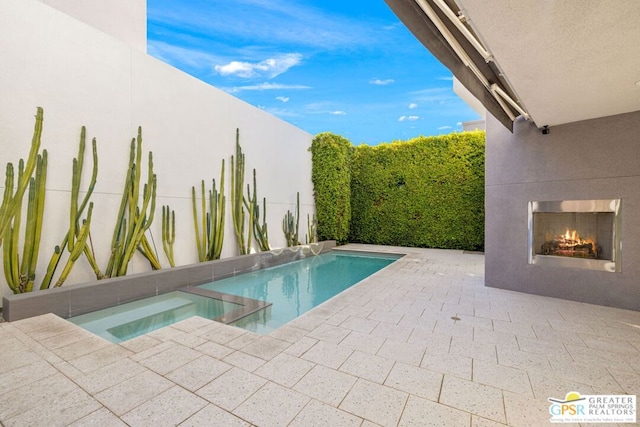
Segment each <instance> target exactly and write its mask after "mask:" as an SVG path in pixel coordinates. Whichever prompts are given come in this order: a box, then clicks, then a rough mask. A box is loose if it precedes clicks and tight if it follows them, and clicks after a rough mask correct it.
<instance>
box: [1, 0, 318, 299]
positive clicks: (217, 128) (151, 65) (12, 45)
mask: <svg viewBox="0 0 640 427" xmlns="http://www.w3.org/2000/svg"><path fill="white" fill-rule="evenodd" d="M0 56H1V57H2V60H1V61H0V99H1V100H2V102H0V148H1V150H0V164H1V165H2V167H3V168H4V165H5V164H6V163H7V162H14V163H17V161H18V159H19V158H26V156H27V154H28V151H29V147H30V142H31V136H32V133H33V125H34V115H35V112H36V107H37V106H42V107H43V108H44V132H43V137H42V141H43V142H42V148H45V149H47V150H48V153H49V171H48V178H47V199H46V208H45V209H46V210H45V217H46V219H45V224H44V230H45V232H44V236H43V240H42V245H41V252H40V260H39V268H38V278H41V277H42V275H43V271H44V269H45V266H46V264H47V262H48V260H49V257H50V256H51V253H52V251H53V248H54V246H55V245H56V244H59V243H60V241H61V240H62V238H63V236H64V233H65V231H66V230H67V228H68V209H69V197H70V188H71V164H72V159H73V157H74V156H76V154H77V149H78V141H79V135H80V127H81V126H82V125H85V126H86V127H87V136H88V137H94V136H95V137H96V138H97V140H98V152H99V174H98V183H97V186H96V189H95V193H94V195H93V197H92V201H93V202H94V204H95V209H94V218H93V223H92V227H91V230H92V240H93V245H94V248H95V250H96V252H97V255H98V258H99V263H100V266H101V267H102V268H104V267H105V266H106V262H107V259H108V257H109V251H110V248H109V245H110V241H111V235H112V232H113V226H114V224H115V219H116V213H117V210H118V207H119V204H120V197H121V196H120V194H121V192H122V188H123V185H124V178H125V174H126V170H127V165H128V154H129V144H130V142H131V138H132V137H134V136H135V135H136V131H137V127H138V125H140V126H142V128H143V138H144V151H145V156H146V153H147V152H148V151H149V150H151V151H153V156H154V167H155V172H156V174H157V176H158V197H157V210H156V220H155V222H154V224H153V227H152V232H153V237H154V239H155V243H156V246H157V248H158V251H159V253H160V260H161V262H162V264H163V265H164V266H168V263H167V261H166V258H165V256H164V253H163V251H162V241H161V206H162V205H163V204H169V205H170V206H171V208H172V209H174V210H175V211H176V215H177V218H176V222H177V223H176V227H177V237H176V244H175V258H176V263H177V264H178V265H183V264H190V263H194V262H196V261H197V257H196V251H195V243H194V242H195V239H194V231H193V219H192V212H191V186H192V185H196V186H199V183H200V180H201V179H205V181H206V184H207V188H210V185H211V179H212V178H215V179H216V182H218V180H219V177H220V163H221V160H222V159H225V163H226V168H227V172H226V176H225V181H226V187H227V191H226V193H227V200H228V206H227V217H226V234H225V243H224V250H223V255H222V256H223V257H228V256H233V255H236V254H237V251H236V242H235V236H234V234H233V228H232V222H231V209H230V206H229V201H230V198H231V197H230V188H229V185H230V177H229V170H230V164H229V162H230V156H231V155H232V154H234V152H235V132H236V128H239V129H240V142H241V145H242V147H243V150H244V153H245V154H246V162H247V169H246V176H245V182H250V180H251V179H252V169H253V168H256V169H257V176H258V196H259V197H260V199H262V197H266V198H267V203H268V205H267V213H268V216H267V220H268V224H269V237H270V242H271V244H272V246H273V247H282V246H285V240H284V235H283V233H282V231H281V222H282V218H283V216H284V215H285V213H286V211H287V210H288V209H291V210H293V209H294V208H295V200H296V192H297V191H299V192H300V204H301V217H302V219H301V221H300V232H301V240H304V233H305V232H306V215H307V213H311V212H313V211H314V206H313V194H312V191H313V189H312V184H311V155H310V153H309V152H308V150H307V149H308V147H309V146H310V145H311V140H312V135H310V134H308V133H307V132H304V131H302V130H300V129H298V128H296V127H294V126H292V125H290V124H288V123H286V122H283V121H282V120H280V119H278V118H275V117H273V116H271V115H269V114H267V113H265V112H263V111H262V110H260V109H258V108H255V107H253V106H251V105H248V104H246V103H245V102H243V101H240V100H238V99H237V98H234V97H232V96H230V95H229V94H227V93H225V92H223V91H220V90H218V89H216V88H214V87H211V86H209V85H207V84H205V83H203V82H201V81H199V80H197V79H195V78H193V77H191V76H189V75H187V74H185V73H182V72H181V71H178V70H176V69H174V68H172V67H171V66H169V65H167V64H164V63H162V62H160V61H158V60H156V59H154V58H152V57H150V56H148V55H146V54H144V53H142V52H140V51H139V50H138V49H137V48H135V47H131V46H129V45H127V44H125V43H122V42H121V41H119V40H116V39H114V38H113V37H111V36H109V35H107V34H105V33H103V32H101V31H97V30H95V29H93V28H91V27H89V26H87V25H85V24H84V23H82V22H79V21H77V20H76V19H74V18H71V17H69V16H68V15H66V14H64V13H61V12H60V11H58V10H55V9H53V8H51V7H49V6H47V5H45V4H43V3H42V2H40V1H35V0H2V1H1V2H0ZM145 159H146V157H145ZM90 163H91V161H90V149H87V153H86V157H85V164H86V165H87V167H86V170H85V174H84V175H85V176H84V181H83V186H82V188H85V189H86V186H87V181H88V179H89V175H90V167H89V166H90ZM146 165H147V162H146V160H145V162H144V167H145V168H146ZM3 186H4V178H3V177H1V178H0V188H2V187H3ZM245 191H246V190H245ZM136 258H137V260H136V262H134V263H133V264H132V265H131V268H130V271H132V272H137V271H145V270H148V269H149V267H148V263H147V262H146V260H144V259H143V258H142V257H139V256H138V255H136ZM61 268H62V266H60V267H59V271H60V269H61ZM91 278H92V272H91V270H90V269H89V267H88V265H87V262H86V260H84V259H83V258H81V259H80V260H79V261H78V263H77V264H76V266H75V268H74V271H73V273H72V276H71V277H70V279H69V283H72V282H81V281H84V280H88V279H91ZM0 283H2V288H3V291H4V292H7V291H8V287H7V286H6V285H5V284H4V276H2V277H1V278H0ZM36 283H37V284H38V283H39V279H37V280H36Z"/></svg>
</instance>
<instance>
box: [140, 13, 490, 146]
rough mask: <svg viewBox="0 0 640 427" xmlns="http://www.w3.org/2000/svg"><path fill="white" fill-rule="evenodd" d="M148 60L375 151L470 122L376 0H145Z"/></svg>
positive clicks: (426, 57) (428, 60)
mask: <svg viewBox="0 0 640 427" xmlns="http://www.w3.org/2000/svg"><path fill="white" fill-rule="evenodd" d="M147 13H148V23H147V31H148V52H149V53H150V54H151V55H153V56H155V57H157V58H159V59H161V60H163V61H165V62H167V63H169V64H171V65H173V66H175V67H176V68H179V69H181V70H183V71H185V72H187V73H189V74H191V75H193V76H195V77H197V78H199V79H201V80H203V81H205V82H207V83H209V84H211V85H213V86H215V87H218V88H220V89H222V90H225V91H227V92H229V93H231V94H233V95H234V96H236V97H238V98H240V99H242V100H244V101H246V102H248V103H250V104H252V105H255V106H258V107H259V108H262V109H263V110H265V111H267V112H269V113H271V114H273V115H275V116H277V117H280V118H281V119H283V120H286V121H287V122H290V123H292V124H294V125H295V126H298V127H300V128H302V129H304V130H305V131H307V132H309V133H312V134H316V133H319V132H324V131H330V132H334V133H337V134H339V135H342V136H344V137H346V138H348V139H349V140H351V142H352V143H354V144H360V143H366V144H369V145H375V144H378V143H380V142H390V141H392V140H397V139H408V138H412V137H416V136H419V135H439V134H443V133H449V132H453V131H459V130H462V128H461V126H460V122H462V121H467V120H475V119H477V118H479V117H478V115H477V114H476V113H475V112H474V111H473V110H472V109H471V108H469V107H468V106H467V105H466V104H465V103H464V102H463V101H462V100H460V99H459V98H458V97H457V96H456V95H455V94H454V93H453V91H452V89H451V86H452V81H451V73H450V72H449V70H447V69H446V68H445V67H444V66H442V65H441V64H440V63H439V62H438V61H437V60H436V59H435V58H433V57H432V56H431V54H430V53H429V52H428V51H427V50H426V49H425V48H424V47H423V46H422V45H421V44H420V43H419V42H418V41H417V40H416V39H415V38H414V37H413V36H412V35H411V33H410V32H409V31H408V30H407V29H406V28H405V27H404V25H402V23H400V21H399V20H398V18H397V17H396V16H395V15H394V14H393V12H392V11H391V10H390V9H389V8H388V6H387V5H386V3H385V2H384V1H383V0H352V1H349V0H341V1H336V0H307V1H301V0H300V1H298V0H148V1H147Z"/></svg>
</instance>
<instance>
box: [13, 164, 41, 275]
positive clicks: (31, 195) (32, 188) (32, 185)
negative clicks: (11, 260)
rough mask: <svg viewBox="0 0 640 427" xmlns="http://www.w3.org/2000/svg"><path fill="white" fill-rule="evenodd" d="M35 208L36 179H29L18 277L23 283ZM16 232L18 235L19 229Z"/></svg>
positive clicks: (33, 226) (26, 270) (31, 239)
mask: <svg viewBox="0 0 640 427" xmlns="http://www.w3.org/2000/svg"><path fill="white" fill-rule="evenodd" d="M38 163H42V160H41V158H40V157H38ZM36 208H37V207H36V179H35V178H31V180H30V181H29V192H28V196H27V217H26V220H27V222H26V226H25V230H24V244H23V245H22V258H21V260H22V261H21V263H20V277H21V281H22V282H24V283H26V277H27V275H28V270H29V263H30V262H31V254H32V252H33V240H34V238H35V230H36ZM14 231H15V230H14ZM17 231H18V233H19V229H18V230H17ZM18 233H16V234H18Z"/></svg>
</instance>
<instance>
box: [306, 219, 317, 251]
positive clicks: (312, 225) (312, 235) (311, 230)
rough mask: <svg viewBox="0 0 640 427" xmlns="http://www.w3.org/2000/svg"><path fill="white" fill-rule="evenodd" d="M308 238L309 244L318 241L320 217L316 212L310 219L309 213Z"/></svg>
mask: <svg viewBox="0 0 640 427" xmlns="http://www.w3.org/2000/svg"><path fill="white" fill-rule="evenodd" d="M306 237H307V238H306V239H305V240H306V241H307V243H308V244H310V243H316V242H317V241H318V217H316V214H313V217H312V218H311V219H310V218H309V214H307V236H306Z"/></svg>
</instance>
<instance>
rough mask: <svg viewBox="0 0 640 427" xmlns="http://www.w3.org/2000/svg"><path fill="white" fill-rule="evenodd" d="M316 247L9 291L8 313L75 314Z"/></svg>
mask: <svg viewBox="0 0 640 427" xmlns="http://www.w3.org/2000/svg"><path fill="white" fill-rule="evenodd" d="M314 245H315V246H314V248H313V253H315V254H318V253H321V252H325V251H327V250H331V249H333V248H334V247H335V246H336V242H335V241H334V240H327V241H324V242H320V243H316V244H314ZM311 253H312V249H311V248H310V246H309V245H302V246H296V247H294V248H282V249H275V250H272V251H270V252H259V253H255V254H250V255H241V256H236V257H231V258H224V259H219V260H215V261H208V262H202V263H198V264H191V265H186V266H180V267H175V268H167V269H162V270H157V271H150V272H145V273H138V274H131V275H128V276H123V277H115V278H112V279H104V280H94V281H91V282H87V283H82V284H78V285H68V286H63V287H60V288H55V289H47V290H44V291H34V292H29V293H25V294H18V295H8V296H5V297H3V299H2V306H3V308H2V315H3V317H4V319H5V320H7V321H9V322H13V321H16V320H20V319H26V318H28V317H33V316H39V315H42V314H46V313H53V314H55V315H57V316H60V317H62V318H65V319H66V318H69V317H73V316H77V315H80V314H84V313H89V312H91V311H96V310H100V309H103V308H107V307H113V306H116V305H119V304H124V303H127V302H131V301H136V300H139V299H141V298H146V297H150V296H154V295H160V294H164V293H166V292H171V291H176V290H184V289H183V288H187V289H189V288H190V287H193V286H197V285H201V284H203V283H207V282H211V281H215V280H220V279H224V278H226V277H231V276H234V275H236V274H241V273H246V272H249V271H254V270H259V269H262V268H267V267H273V266H276V265H280V264H284V263H287V262H291V261H296V260H298V259H301V258H303V257H306V256H307V255H309V254H311Z"/></svg>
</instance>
